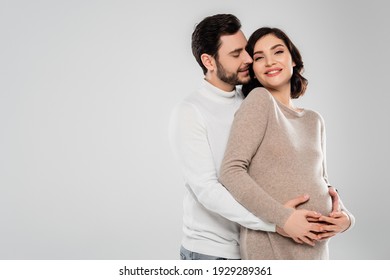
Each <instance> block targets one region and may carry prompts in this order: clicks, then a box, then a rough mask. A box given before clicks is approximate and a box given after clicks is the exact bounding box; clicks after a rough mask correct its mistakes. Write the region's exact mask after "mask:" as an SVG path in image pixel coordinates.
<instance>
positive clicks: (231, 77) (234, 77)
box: [215, 59, 246, 86]
mask: <svg viewBox="0 0 390 280" xmlns="http://www.w3.org/2000/svg"><path fill="white" fill-rule="evenodd" d="M215 62H216V65H217V77H218V78H219V79H220V80H221V81H223V82H225V83H227V84H229V85H232V86H236V85H241V84H243V81H240V79H239V78H238V72H236V73H231V74H228V73H227V72H226V70H225V68H223V66H222V64H221V63H219V61H218V59H216V60H215ZM245 82H246V81H245Z"/></svg>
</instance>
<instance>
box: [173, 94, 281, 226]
mask: <svg viewBox="0 0 390 280" xmlns="http://www.w3.org/2000/svg"><path fill="white" fill-rule="evenodd" d="M169 138H170V144H171V147H172V150H173V152H174V154H175V156H176V158H177V160H178V162H179V164H180V166H181V169H182V173H183V175H184V179H185V181H186V185H187V187H188V188H189V191H190V192H191V193H192V195H193V196H194V197H195V198H196V200H197V201H198V202H199V203H200V204H202V205H203V206H204V207H205V208H206V209H208V210H209V211H211V212H213V213H216V214H219V215H221V216H222V217H224V218H226V219H228V220H230V221H233V222H236V223H238V224H240V225H242V226H244V227H247V228H250V229H253V230H263V231H271V232H274V231H275V225H274V224H271V223H268V222H264V221H262V220H261V219H259V218H258V217H256V216H255V215H253V214H252V213H251V212H249V211H248V210H247V209H245V208H244V207H243V206H242V205H241V204H239V203H238V202H237V201H236V200H235V199H234V198H233V196H232V195H231V194H230V193H229V192H228V191H227V190H226V188H225V187H224V186H222V184H221V183H220V182H219V181H218V176H217V170H216V167H215V163H214V159H213V155H212V152H211V150H210V145H209V142H208V138H207V129H206V126H205V124H204V121H203V118H202V116H201V114H200V113H199V112H198V110H197V109H196V107H195V106H193V105H192V104H190V103H184V102H183V103H181V104H179V106H177V107H176V108H175V110H174V111H173V113H172V115H171V121H170V128H169Z"/></svg>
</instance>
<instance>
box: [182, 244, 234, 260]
mask: <svg viewBox="0 0 390 280" xmlns="http://www.w3.org/2000/svg"><path fill="white" fill-rule="evenodd" d="M180 259H181V260H229V259H226V258H221V257H216V256H209V255H205V254H200V253H196V252H192V251H190V250H187V249H186V248H184V247H183V246H181V247H180Z"/></svg>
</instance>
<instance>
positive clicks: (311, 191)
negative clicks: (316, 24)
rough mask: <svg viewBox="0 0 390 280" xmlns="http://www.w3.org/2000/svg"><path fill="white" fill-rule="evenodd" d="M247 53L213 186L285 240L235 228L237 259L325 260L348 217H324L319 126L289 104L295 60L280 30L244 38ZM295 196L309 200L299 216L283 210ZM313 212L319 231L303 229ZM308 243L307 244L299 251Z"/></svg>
mask: <svg viewBox="0 0 390 280" xmlns="http://www.w3.org/2000/svg"><path fill="white" fill-rule="evenodd" d="M247 51H248V53H249V55H250V56H251V57H252V58H253V66H252V69H251V73H250V74H251V78H252V81H251V83H250V84H248V85H245V86H244V87H243V93H244V95H245V96H247V97H246V98H245V100H244V102H243V103H242V105H241V107H240V109H239V110H238V111H237V113H236V115H235V119H234V122H233V126H232V129H231V134H230V138H229V142H228V146H227V149H226V152H225V157H224V160H223V163H222V167H221V177H220V181H221V182H222V184H224V185H225V187H226V188H227V189H228V190H229V191H230V192H231V193H232V194H233V196H234V197H235V198H236V199H237V200H238V201H239V202H240V203H242V204H243V205H244V206H245V207H247V208H248V209H249V210H250V211H251V212H253V213H254V214H255V215H257V216H259V217H262V218H264V219H265V220H268V221H269V222H272V223H275V224H276V225H277V226H278V227H280V228H282V229H283V230H284V232H285V233H286V234H287V235H288V236H290V237H291V238H286V237H283V236H281V235H278V234H276V233H269V232H261V231H253V230H249V229H245V228H243V229H242V231H241V251H242V252H241V253H242V257H243V258H244V259H328V258H329V255H328V238H327V237H331V236H333V235H334V234H336V233H338V232H342V231H345V230H346V229H347V228H349V227H350V225H351V224H353V222H354V218H353V216H352V215H351V214H350V213H348V212H347V210H345V209H344V207H342V209H343V211H340V212H336V213H332V215H331V216H327V215H328V214H329V213H331V210H332V202H331V198H330V196H329V193H328V187H329V183H328V179H327V174H326V161H325V128H324V122H323V119H322V117H321V116H320V115H319V114H318V113H316V112H314V111H311V110H306V109H301V108H296V107H295V106H294V104H293V103H292V99H295V98H298V97H300V96H301V95H302V94H303V93H304V92H305V90H306V86H307V80H306V79H305V78H304V77H303V76H302V75H301V72H302V71H303V62H302V58H301V55H300V53H299V51H298V49H297V48H296V47H295V46H294V44H293V43H292V42H291V40H290V39H289V38H288V37H287V35H286V34H285V33H284V32H283V31H281V30H280V29H277V28H268V27H266V28H260V29H258V30H256V31H255V32H254V33H253V34H252V35H251V37H250V38H249V40H248V46H247ZM249 92H250V93H249ZM302 193H307V194H308V195H309V196H310V200H309V201H308V202H307V203H306V204H305V209H307V210H304V209H299V208H298V209H292V208H287V207H284V206H283V203H284V202H286V201H287V200H288V198H289V197H294V196H297V195H299V194H302ZM316 213H320V214H322V216H321V217H320V218H318V220H319V221H321V222H323V224H322V225H321V224H318V223H310V221H312V220H313V219H316V216H315V215H316ZM347 213H348V214H347ZM312 217H313V218H312ZM321 232H322V233H321ZM312 240H315V241H316V242H315V245H314V246H309V245H307V244H310V241H312ZM298 243H304V244H302V245H301V244H298Z"/></svg>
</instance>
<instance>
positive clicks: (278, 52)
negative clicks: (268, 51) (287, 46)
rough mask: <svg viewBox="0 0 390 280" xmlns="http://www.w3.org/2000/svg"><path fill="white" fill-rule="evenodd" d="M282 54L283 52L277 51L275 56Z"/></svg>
mask: <svg viewBox="0 0 390 280" xmlns="http://www.w3.org/2000/svg"><path fill="white" fill-rule="evenodd" d="M282 53H284V51H282V50H280V51H277V52H276V53H275V54H282Z"/></svg>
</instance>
